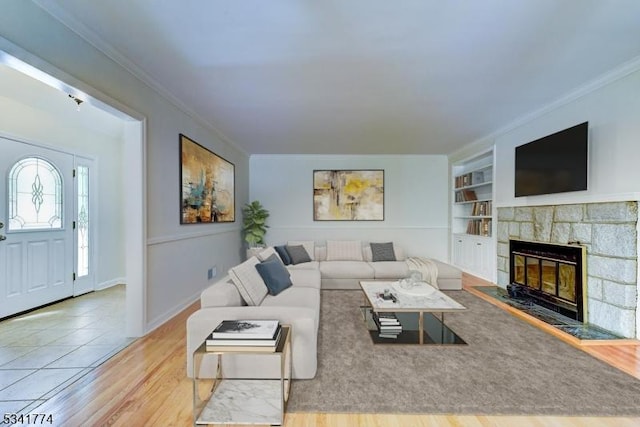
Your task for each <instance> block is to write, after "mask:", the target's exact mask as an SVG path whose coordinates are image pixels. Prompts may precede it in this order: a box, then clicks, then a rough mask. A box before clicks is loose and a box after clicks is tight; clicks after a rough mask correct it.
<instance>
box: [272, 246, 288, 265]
mask: <svg viewBox="0 0 640 427" xmlns="http://www.w3.org/2000/svg"><path fill="white" fill-rule="evenodd" d="M273 249H275V251H276V252H277V253H278V256H280V259H281V260H282V263H283V264H284V265H289V264H291V257H290V256H289V252H287V247H286V246H285V245H281V246H275V247H274V248H273Z"/></svg>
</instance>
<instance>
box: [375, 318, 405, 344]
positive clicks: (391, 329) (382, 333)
mask: <svg viewBox="0 0 640 427" xmlns="http://www.w3.org/2000/svg"><path fill="white" fill-rule="evenodd" d="M373 320H374V322H376V325H377V326H378V332H379V334H378V336H379V337H380V338H398V335H400V333H401V332H402V325H401V324H400V321H399V320H398V318H397V317H396V314H395V313H389V312H379V313H376V312H373Z"/></svg>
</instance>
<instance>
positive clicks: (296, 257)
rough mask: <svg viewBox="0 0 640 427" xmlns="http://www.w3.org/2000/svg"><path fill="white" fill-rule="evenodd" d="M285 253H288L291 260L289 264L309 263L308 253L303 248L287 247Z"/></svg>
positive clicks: (300, 246)
mask: <svg viewBox="0 0 640 427" xmlns="http://www.w3.org/2000/svg"><path fill="white" fill-rule="evenodd" d="M287 252H288V253H289V258H291V264H301V263H303V262H311V257H310V256H309V253H308V252H307V250H306V249H305V248H304V246H302V245H299V246H288V245H287Z"/></svg>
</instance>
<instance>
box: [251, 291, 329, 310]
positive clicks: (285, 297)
mask: <svg viewBox="0 0 640 427" xmlns="http://www.w3.org/2000/svg"><path fill="white" fill-rule="evenodd" d="M261 306H262V307H278V306H281V307H307V308H312V309H314V310H317V312H318V313H319V312H320V290H319V289H313V288H303V287H295V286H294V287H292V288H288V289H286V290H284V291H282V292H280V293H279V294H278V295H267V296H266V298H265V299H264V301H262V304H261Z"/></svg>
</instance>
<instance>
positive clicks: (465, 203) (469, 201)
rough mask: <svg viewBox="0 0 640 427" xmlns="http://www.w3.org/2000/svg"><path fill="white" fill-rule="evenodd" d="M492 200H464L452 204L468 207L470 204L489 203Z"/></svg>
mask: <svg viewBox="0 0 640 427" xmlns="http://www.w3.org/2000/svg"><path fill="white" fill-rule="evenodd" d="M490 201H492V199H478V200H466V201H464V202H454V203H453V204H454V205H468V204H470V203H479V202H490Z"/></svg>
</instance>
